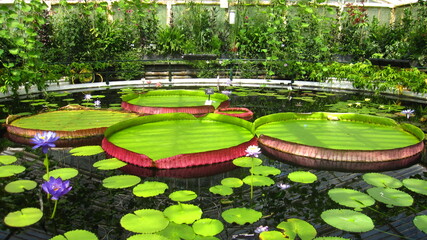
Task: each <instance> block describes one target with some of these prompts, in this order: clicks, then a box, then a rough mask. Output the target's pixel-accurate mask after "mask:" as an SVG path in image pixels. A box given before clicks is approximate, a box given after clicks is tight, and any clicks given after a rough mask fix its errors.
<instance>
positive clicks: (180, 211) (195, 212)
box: [163, 203, 203, 224]
mask: <svg viewBox="0 0 427 240" xmlns="http://www.w3.org/2000/svg"><path fill="white" fill-rule="evenodd" d="M163 213H164V214H165V216H166V217H168V218H169V220H171V221H172V222H175V223H178V224H183V223H185V224H192V223H193V222H194V221H196V220H198V219H200V218H201V216H202V213H203V212H202V209H200V207H198V206H196V205H192V204H184V203H180V204H178V205H172V206H169V207H167V208H166V209H165V210H164V211H163Z"/></svg>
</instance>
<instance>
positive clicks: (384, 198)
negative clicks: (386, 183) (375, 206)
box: [366, 187, 414, 207]
mask: <svg viewBox="0 0 427 240" xmlns="http://www.w3.org/2000/svg"><path fill="white" fill-rule="evenodd" d="M366 191H367V192H368V194H369V195H370V196H371V197H373V198H375V200H377V201H379V202H382V203H385V204H387V205H389V206H400V207H409V206H411V205H412V204H413V203H414V199H413V198H412V197H411V195H409V194H407V193H405V192H402V191H399V190H397V189H393V188H382V187H375V188H369V189H368V190H366Z"/></svg>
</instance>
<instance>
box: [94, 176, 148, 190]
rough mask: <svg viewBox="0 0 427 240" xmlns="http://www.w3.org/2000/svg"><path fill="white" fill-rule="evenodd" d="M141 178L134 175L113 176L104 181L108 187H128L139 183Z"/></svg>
mask: <svg viewBox="0 0 427 240" xmlns="http://www.w3.org/2000/svg"><path fill="white" fill-rule="evenodd" d="M140 181H141V178H140V177H138V176H134V175H118V176H111V177H108V178H106V179H104V180H103V181H102V185H103V186H104V187H106V188H128V187H132V186H134V185H136V184H138V183H139V182H140Z"/></svg>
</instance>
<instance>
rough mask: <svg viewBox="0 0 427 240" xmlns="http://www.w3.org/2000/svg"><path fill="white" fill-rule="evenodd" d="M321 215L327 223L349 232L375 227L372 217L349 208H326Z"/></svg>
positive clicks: (364, 230)
mask: <svg viewBox="0 0 427 240" xmlns="http://www.w3.org/2000/svg"><path fill="white" fill-rule="evenodd" d="M320 217H321V218H322V219H323V221H325V222H326V223H327V224H329V225H331V226H333V227H335V228H338V229H341V230H343V231H348V232H368V231H371V230H372V229H374V227H375V226H374V223H373V222H372V219H371V218H370V217H368V216H366V215H365V214H363V213H360V212H356V211H353V210H348V209H331V210H326V211H324V212H322V214H321V215H320Z"/></svg>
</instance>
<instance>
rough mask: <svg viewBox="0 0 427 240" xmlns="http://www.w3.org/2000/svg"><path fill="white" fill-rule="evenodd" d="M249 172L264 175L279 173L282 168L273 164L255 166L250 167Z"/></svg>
mask: <svg viewBox="0 0 427 240" xmlns="http://www.w3.org/2000/svg"><path fill="white" fill-rule="evenodd" d="M249 172H251V173H253V174H258V175H262V176H268V175H279V174H280V173H281V171H280V169H278V168H275V167H271V166H255V167H253V168H251V169H249Z"/></svg>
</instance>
